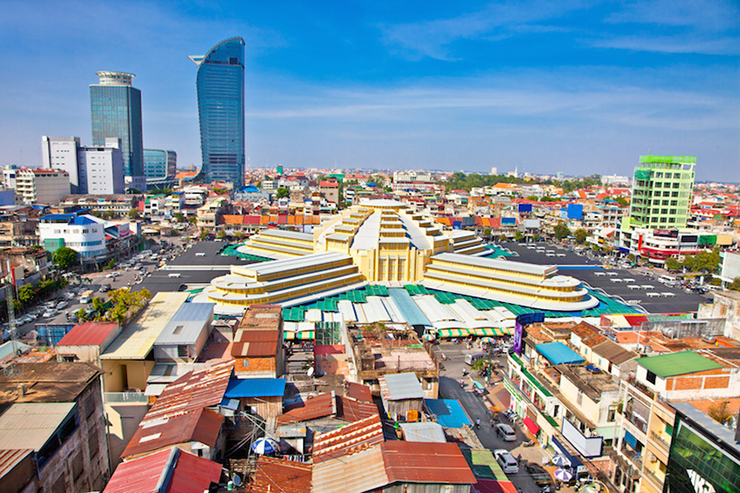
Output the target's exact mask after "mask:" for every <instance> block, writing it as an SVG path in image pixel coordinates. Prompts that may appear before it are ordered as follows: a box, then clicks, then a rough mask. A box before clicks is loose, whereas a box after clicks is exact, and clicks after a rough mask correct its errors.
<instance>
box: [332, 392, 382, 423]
mask: <svg viewBox="0 0 740 493" xmlns="http://www.w3.org/2000/svg"><path fill="white" fill-rule="evenodd" d="M371 416H380V412H379V411H378V406H376V405H375V403H373V402H372V401H370V402H364V401H356V400H354V399H351V398H349V397H337V417H340V418H342V419H343V420H344V421H360V420H361V419H365V418H369V417H371Z"/></svg>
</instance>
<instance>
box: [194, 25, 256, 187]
mask: <svg viewBox="0 0 740 493" xmlns="http://www.w3.org/2000/svg"><path fill="white" fill-rule="evenodd" d="M189 58H190V60H192V61H193V62H194V63H195V64H196V65H197V66H198V74H197V76H196V89H197V92H198V118H199V121H200V147H201V152H202V154H203V167H202V169H201V174H202V176H203V179H204V180H205V181H206V182H209V183H210V182H212V181H214V180H224V181H227V182H231V183H233V184H234V185H236V186H241V185H243V184H244V165H245V158H244V156H245V154H244V40H243V39H242V38H239V37H236V38H229V39H226V40H224V41H221V42H220V43H218V44H217V45H216V46H214V47H213V48H211V49H210V50H209V51H208V53H207V54H206V55H205V56H191V57H189Z"/></svg>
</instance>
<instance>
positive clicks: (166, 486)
mask: <svg viewBox="0 0 740 493" xmlns="http://www.w3.org/2000/svg"><path fill="white" fill-rule="evenodd" d="M221 467H222V466H221V464H218V463H216V462H211V461H210V460H208V459H202V458H200V457H197V456H195V455H193V454H189V453H187V452H184V451H182V450H180V449H179V448H177V447H174V448H171V449H168V450H162V451H161V452H157V453H156V454H151V455H147V456H145V457H141V458H139V459H134V460H131V461H128V462H123V463H122V464H120V465H119V466H118V467H117V468H116V472H114V473H113V476H112V477H111V478H110V481H109V482H108V485H107V486H106V487H105V490H104V493H119V492H120V493H151V492H152V491H161V492H163V493H203V491H207V490H208V488H209V487H210V485H211V483H218V482H219V480H220V479H221ZM158 486H160V488H159V489H157V487H158Z"/></svg>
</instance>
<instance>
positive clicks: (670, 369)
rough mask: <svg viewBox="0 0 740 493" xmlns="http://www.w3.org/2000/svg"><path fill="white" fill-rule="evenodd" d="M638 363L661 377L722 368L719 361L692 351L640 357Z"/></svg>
mask: <svg viewBox="0 0 740 493" xmlns="http://www.w3.org/2000/svg"><path fill="white" fill-rule="evenodd" d="M637 363H638V364H639V365H640V366H641V367H643V368H645V370H647V371H649V372H652V373H653V374H655V375H656V376H658V377H661V378H668V377H675V376H677V375H686V374H688V373H698V372H701V371H708V370H719V369H720V368H722V365H720V364H719V363H717V362H715V361H712V360H711V359H709V358H706V357H704V356H702V355H701V354H697V353H694V352H692V351H682V352H680V353H670V354H661V355H660V356H648V357H647V358H640V359H638V360H637ZM638 376H639V375H638ZM648 381H649V379H648Z"/></svg>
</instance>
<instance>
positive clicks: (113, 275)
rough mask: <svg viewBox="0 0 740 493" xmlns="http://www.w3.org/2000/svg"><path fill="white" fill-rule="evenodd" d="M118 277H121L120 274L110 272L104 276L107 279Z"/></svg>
mask: <svg viewBox="0 0 740 493" xmlns="http://www.w3.org/2000/svg"><path fill="white" fill-rule="evenodd" d="M120 275H121V273H120V272H111V273H109V274H106V275H105V277H109V278H112V279H115V278H116V277H118V276H120Z"/></svg>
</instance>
